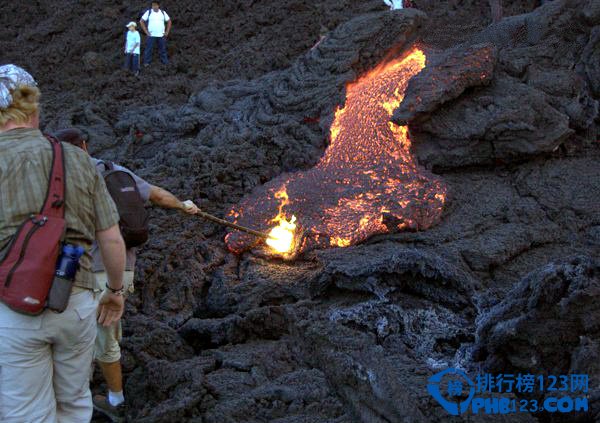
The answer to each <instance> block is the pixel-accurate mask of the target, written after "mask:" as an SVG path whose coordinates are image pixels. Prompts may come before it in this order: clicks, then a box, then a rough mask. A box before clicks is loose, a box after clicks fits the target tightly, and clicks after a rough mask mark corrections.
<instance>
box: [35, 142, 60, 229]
mask: <svg viewBox="0 0 600 423" xmlns="http://www.w3.org/2000/svg"><path fill="white" fill-rule="evenodd" d="M46 138H47V139H48V142H50V145H52V168H51V170H50V177H49V183H48V191H47V192H46V199H45V200H44V205H43V206H42V210H41V211H40V214H41V215H43V216H52V217H60V218H64V217H65V191H66V189H65V186H66V180H65V159H64V150H63V145H62V143H61V142H60V141H58V140H57V139H56V138H54V137H52V136H50V135H46Z"/></svg>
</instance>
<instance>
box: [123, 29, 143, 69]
mask: <svg viewBox="0 0 600 423" xmlns="http://www.w3.org/2000/svg"><path fill="white" fill-rule="evenodd" d="M127 29H128V31H127V35H126V36H125V69H127V70H130V71H132V72H133V74H134V75H136V76H137V75H139V73H140V43H141V41H140V33H139V32H138V31H137V24H136V23H135V22H133V21H132V22H129V23H128V24H127Z"/></svg>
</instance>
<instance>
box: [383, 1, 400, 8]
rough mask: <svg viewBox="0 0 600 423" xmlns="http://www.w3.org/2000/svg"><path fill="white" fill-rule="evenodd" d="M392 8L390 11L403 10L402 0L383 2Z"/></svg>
mask: <svg viewBox="0 0 600 423" xmlns="http://www.w3.org/2000/svg"><path fill="white" fill-rule="evenodd" d="M383 2H384V3H385V4H387V5H388V6H389V7H390V10H400V9H402V0H383Z"/></svg>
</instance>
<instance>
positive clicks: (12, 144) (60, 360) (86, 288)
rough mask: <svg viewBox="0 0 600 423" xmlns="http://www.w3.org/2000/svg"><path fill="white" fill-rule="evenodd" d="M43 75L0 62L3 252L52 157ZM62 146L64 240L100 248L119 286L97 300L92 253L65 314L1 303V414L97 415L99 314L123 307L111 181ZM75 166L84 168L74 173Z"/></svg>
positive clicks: (82, 418) (13, 417) (121, 252)
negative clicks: (42, 114) (42, 125)
mask: <svg viewBox="0 0 600 423" xmlns="http://www.w3.org/2000/svg"><path fill="white" fill-rule="evenodd" d="M39 96H40V92H39V90H38V88H37V84H36V83H35V81H34V80H33V78H32V77H31V75H29V74H28V73H27V72H25V71H24V70H23V69H21V68H19V67H17V66H14V65H5V66H0V205H1V206H0V260H1V259H2V258H3V257H4V255H5V254H6V252H7V248H8V244H9V243H10V240H11V238H12V237H13V236H14V235H15V233H16V231H17V228H18V226H19V225H20V224H21V223H22V222H23V221H24V220H25V219H27V217H28V216H29V215H30V214H32V213H36V212H39V210H40V209H41V207H42V204H43V203H44V199H45V196H46V191H47V188H48V178H49V174H50V168H51V164H52V149H51V146H50V143H49V142H48V141H47V140H46V139H45V138H44V136H43V135H42V133H41V132H40V131H39V129H38V126H39V110H38V99H39ZM63 146H64V153H65V154H64V156H65V169H66V204H65V220H66V224H67V231H66V242H67V243H69V244H74V245H79V246H82V247H84V248H85V249H86V250H87V251H89V249H90V247H91V246H92V242H93V241H94V239H96V240H97V242H98V245H99V247H100V250H101V253H102V257H103V260H104V263H105V264H106V269H107V274H108V285H109V286H110V288H112V289H113V291H111V292H109V294H108V295H106V296H104V297H103V298H102V303H101V304H100V305H98V294H96V293H95V292H94V289H98V288H100V287H97V286H96V284H95V281H94V277H93V275H92V273H91V258H90V255H89V252H86V254H85V255H84V256H83V257H82V258H81V261H80V263H81V269H80V270H79V271H78V272H77V276H76V279H75V283H74V287H73V291H72V294H71V297H70V300H69V305H68V307H67V309H66V310H65V311H64V312H63V313H60V314H58V313H54V312H51V311H48V310H47V311H45V312H43V313H42V314H40V315H39V316H28V315H24V314H19V313H16V312H14V311H12V310H11V309H9V308H8V307H7V306H5V305H4V304H2V303H0V421H1V422H3V423H25V422H52V423H53V422H56V421H59V422H89V421H90V420H91V417H92V401H91V393H90V390H89V370H90V366H91V363H92V354H93V347H94V340H95V338H96V317H97V316H98V321H99V322H100V323H102V324H104V325H111V324H113V323H114V322H116V321H118V320H119V319H120V317H121V315H122V313H123V296H122V291H119V290H120V289H122V284H123V281H122V277H123V270H124V267H125V245H124V243H123V239H122V238H121V235H120V232H119V227H118V225H117V223H118V221H119V216H118V214H117V210H116V207H115V205H114V203H113V201H112V199H111V198H110V196H109V194H108V192H107V189H106V186H105V184H104V181H102V179H101V178H100V177H99V175H98V174H97V172H96V169H95V167H94V165H93V164H92V162H91V161H90V159H89V158H88V157H87V155H85V153H83V152H82V151H80V150H79V149H77V148H75V147H73V146H70V145H63ZM74 175H76V177H75V176H74Z"/></svg>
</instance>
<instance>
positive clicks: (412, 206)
mask: <svg viewBox="0 0 600 423" xmlns="http://www.w3.org/2000/svg"><path fill="white" fill-rule="evenodd" d="M424 67H425V55H424V54H423V52H422V51H421V50H418V49H415V50H413V51H412V52H411V53H410V54H409V55H408V56H406V57H405V58H403V59H401V60H396V61H394V62H391V63H387V64H384V65H381V66H379V67H377V68H376V69H374V70H372V71H370V72H368V73H367V74H365V75H364V76H362V77H361V78H359V79H358V80H357V81H356V82H354V83H351V84H349V85H348V86H347V90H346V93H347V94H346V102H345V106H344V107H343V108H338V110H336V112H335V119H334V122H333V123H332V125H331V129H330V140H331V143H330V145H329V147H328V148H327V150H326V151H325V154H324V156H323V157H322V159H321V160H320V162H319V163H318V164H317V165H316V166H315V167H313V168H312V169H310V170H308V171H303V172H296V173H292V174H284V175H281V176H279V177H278V178H276V179H274V180H272V181H270V182H268V183H267V184H265V185H263V186H261V187H258V188H257V189H255V191H254V192H253V193H252V194H251V195H249V196H247V197H246V198H244V199H243V200H242V202H241V203H240V204H239V205H238V206H237V207H235V208H234V209H233V210H231V212H230V217H232V218H234V219H235V220H236V223H239V224H241V225H247V226H251V227H256V228H258V229H261V230H266V228H269V227H270V226H271V225H272V224H273V223H279V226H278V227H276V228H274V229H273V231H275V230H277V231H278V233H279V230H280V228H282V229H283V231H284V232H287V233H288V234H290V233H291V237H290V236H289V235H288V237H287V238H286V239H288V240H289V239H290V238H291V239H293V238H294V233H293V231H294V229H295V225H294V220H295V219H294V217H292V219H291V221H287V220H286V218H285V216H294V215H295V216H300V220H301V223H302V226H303V229H304V231H305V232H304V239H303V242H302V243H301V245H299V247H298V248H299V249H300V251H306V250H308V249H312V248H325V247H347V246H350V245H353V244H356V243H358V242H361V241H364V240H365V239H367V238H368V237H369V236H372V235H374V234H379V233H387V232H390V231H394V230H403V229H412V230H418V229H427V228H429V227H430V226H432V225H433V224H435V223H436V222H437V221H438V220H439V217H440V215H441V213H442V208H443V205H444V201H445V197H446V189H445V187H444V185H443V183H442V182H441V180H439V179H438V178H436V177H435V176H433V175H432V174H430V173H429V172H427V171H426V170H425V169H423V168H421V167H420V166H419V165H418V164H417V162H416V160H415V158H414V157H413V156H412V154H411V153H410V140H409V139H408V130H407V128H406V127H404V126H396V125H394V124H393V123H391V122H390V117H391V115H392V113H393V112H394V109H396V108H397V107H398V105H399V104H400V103H401V102H402V99H403V96H404V91H405V90H406V86H407V83H408V81H409V80H410V78H412V77H413V76H414V75H416V74H417V73H418V72H419V71H420V70H421V69H423V68H424ZM273 216H276V217H275V218H273ZM287 225H294V228H291V229H289V230H286V229H285V228H287V227H288V226H287ZM281 239H282V240H283V235H281ZM225 241H226V243H227V246H228V247H229V249H230V250H231V251H233V252H238V253H239V252H242V251H244V250H246V249H248V248H250V247H251V246H252V245H254V243H255V241H256V239H255V238H253V237H252V236H248V235H246V234H242V233H240V232H235V231H234V232H231V233H229V234H228V235H227V237H226V239H225ZM269 245H270V246H271V247H272V248H274V249H275V250H276V251H282V250H285V248H284V249H280V247H279V244H277V245H278V246H277V247H275V246H272V244H270V243H269ZM289 245H293V242H292V243H290V244H285V246H289ZM288 248H293V247H288ZM287 251H289V249H288V250H287Z"/></svg>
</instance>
